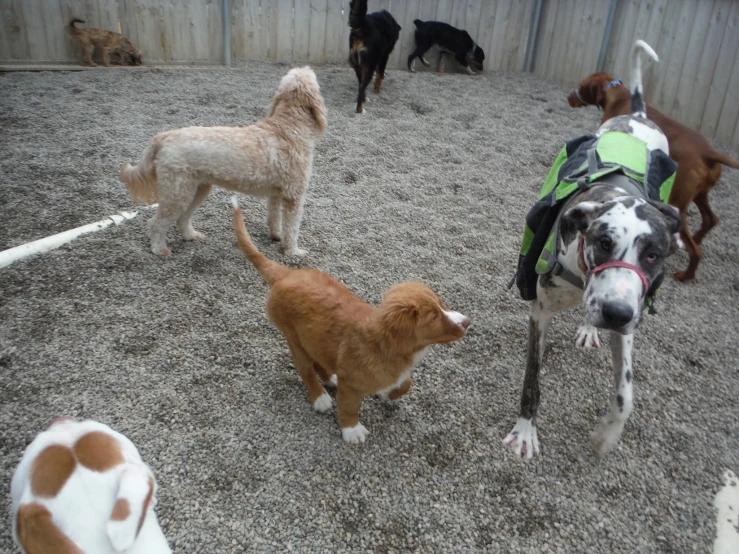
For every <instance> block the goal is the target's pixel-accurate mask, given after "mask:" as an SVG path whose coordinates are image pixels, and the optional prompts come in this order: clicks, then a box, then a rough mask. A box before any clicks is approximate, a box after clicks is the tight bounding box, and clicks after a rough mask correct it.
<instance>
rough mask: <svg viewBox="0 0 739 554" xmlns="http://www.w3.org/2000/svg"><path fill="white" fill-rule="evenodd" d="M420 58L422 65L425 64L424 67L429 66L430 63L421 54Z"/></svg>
mask: <svg viewBox="0 0 739 554" xmlns="http://www.w3.org/2000/svg"><path fill="white" fill-rule="evenodd" d="M420 58H421V63H422V64H423V65H425V66H426V67H431V64H430V63H429V62H428V61H426V58H424V57H423V56H420Z"/></svg>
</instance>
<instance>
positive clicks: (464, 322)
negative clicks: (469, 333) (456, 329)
mask: <svg viewBox="0 0 739 554" xmlns="http://www.w3.org/2000/svg"><path fill="white" fill-rule="evenodd" d="M459 324H460V325H461V326H462V327H464V328H465V329H467V328H468V327H469V326H470V325H472V320H471V319H470V318H469V317H467V316H464V319H463V320H462V321H460V323H459Z"/></svg>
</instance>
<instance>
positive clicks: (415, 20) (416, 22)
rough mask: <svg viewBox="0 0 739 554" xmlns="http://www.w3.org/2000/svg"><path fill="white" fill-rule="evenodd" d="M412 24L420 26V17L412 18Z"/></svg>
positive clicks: (421, 23)
mask: <svg viewBox="0 0 739 554" xmlns="http://www.w3.org/2000/svg"><path fill="white" fill-rule="evenodd" d="M413 24H414V25H415V26H416V27H420V26H421V25H423V21H421V20H420V19H414V20H413Z"/></svg>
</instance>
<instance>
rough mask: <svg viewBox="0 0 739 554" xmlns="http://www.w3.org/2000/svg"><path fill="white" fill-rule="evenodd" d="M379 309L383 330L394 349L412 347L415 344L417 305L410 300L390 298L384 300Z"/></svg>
mask: <svg viewBox="0 0 739 554" xmlns="http://www.w3.org/2000/svg"><path fill="white" fill-rule="evenodd" d="M380 309H381V310H382V312H381V314H382V315H381V318H382V325H383V331H384V333H385V338H386V339H387V340H388V342H390V343H391V344H393V345H394V346H395V348H396V349H403V347H404V346H410V347H412V346H413V345H414V344H415V339H416V325H417V324H418V317H419V313H420V312H419V309H418V305H417V304H416V303H415V302H413V301H411V300H404V299H390V300H385V301H384V302H383V303H382V305H381V306H380Z"/></svg>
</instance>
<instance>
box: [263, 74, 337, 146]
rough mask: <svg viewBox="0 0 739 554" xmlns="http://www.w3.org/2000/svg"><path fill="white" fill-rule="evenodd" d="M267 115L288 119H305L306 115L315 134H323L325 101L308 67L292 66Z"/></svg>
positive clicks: (314, 75) (283, 79) (281, 83)
mask: <svg viewBox="0 0 739 554" xmlns="http://www.w3.org/2000/svg"><path fill="white" fill-rule="evenodd" d="M269 116H270V117H275V116H282V117H285V118H290V119H305V118H306V116H307V118H308V119H309V120H310V121H311V123H312V124H313V126H314V127H315V130H316V134H318V135H321V134H323V132H324V131H325V130H326V126H327V125H328V121H327V119H326V117H327V116H326V103H325V102H324V101H323V96H321V89H320V87H319V86H318V80H317V79H316V74H315V73H314V72H313V70H312V69H311V68H310V67H308V66H305V67H296V68H293V69H291V70H290V71H289V72H288V73H287V75H285V76H284V77H283V78H282V81H280V86H279V88H278V89H277V94H275V97H274V100H273V101H272V110H271V112H270V114H269Z"/></svg>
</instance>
